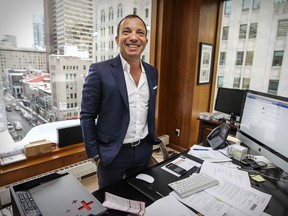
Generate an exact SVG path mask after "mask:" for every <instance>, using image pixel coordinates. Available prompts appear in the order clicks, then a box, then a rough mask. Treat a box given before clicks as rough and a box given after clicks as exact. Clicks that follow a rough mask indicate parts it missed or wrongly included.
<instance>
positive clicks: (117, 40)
mask: <svg viewBox="0 0 288 216" xmlns="http://www.w3.org/2000/svg"><path fill="white" fill-rule="evenodd" d="M115 41H116V44H117V45H118V46H119V37H118V35H117V36H116V37H115Z"/></svg>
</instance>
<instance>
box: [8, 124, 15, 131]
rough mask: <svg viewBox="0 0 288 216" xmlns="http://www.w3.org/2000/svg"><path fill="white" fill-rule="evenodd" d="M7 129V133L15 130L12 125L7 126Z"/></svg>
mask: <svg viewBox="0 0 288 216" xmlns="http://www.w3.org/2000/svg"><path fill="white" fill-rule="evenodd" d="M7 128H8V130H9V131H14V130H15V128H14V126H13V125H7Z"/></svg>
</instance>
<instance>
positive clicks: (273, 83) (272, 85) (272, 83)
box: [268, 80, 279, 95]
mask: <svg viewBox="0 0 288 216" xmlns="http://www.w3.org/2000/svg"><path fill="white" fill-rule="evenodd" d="M278 85H279V80H269V88H268V93H270V94H274V95H277V90H278Z"/></svg>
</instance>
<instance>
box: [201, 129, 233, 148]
mask: <svg viewBox="0 0 288 216" xmlns="http://www.w3.org/2000/svg"><path fill="white" fill-rule="evenodd" d="M229 131H230V127H229V125H228V124H227V123H223V124H221V125H219V126H217V127H216V128H214V129H213V130H212V131H211V132H210V134H209V135H208V136H207V142H208V143H209V145H210V146H211V147H212V149H214V150H217V149H222V148H224V147H225V146H226V145H227V144H228V143H227V140H226V139H227V136H228V134H229Z"/></svg>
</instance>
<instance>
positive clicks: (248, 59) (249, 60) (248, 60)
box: [245, 51, 254, 66]
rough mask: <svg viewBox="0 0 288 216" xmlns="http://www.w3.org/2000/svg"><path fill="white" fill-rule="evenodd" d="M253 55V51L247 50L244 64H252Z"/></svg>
mask: <svg viewBox="0 0 288 216" xmlns="http://www.w3.org/2000/svg"><path fill="white" fill-rule="evenodd" d="M253 56H254V52H253V51H247V52H246V62H245V65H246V66H252V64H253Z"/></svg>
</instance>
